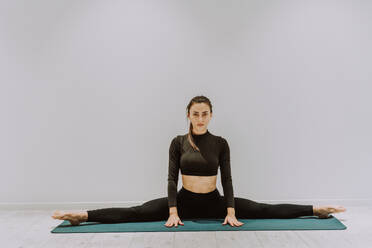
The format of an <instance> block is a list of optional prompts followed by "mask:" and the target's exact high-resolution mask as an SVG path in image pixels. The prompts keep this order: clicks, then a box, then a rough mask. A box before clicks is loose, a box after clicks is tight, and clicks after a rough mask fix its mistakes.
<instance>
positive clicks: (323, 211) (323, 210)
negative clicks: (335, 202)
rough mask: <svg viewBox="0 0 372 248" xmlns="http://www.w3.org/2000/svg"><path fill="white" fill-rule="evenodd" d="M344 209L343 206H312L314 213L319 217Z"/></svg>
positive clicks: (327, 216) (323, 217) (325, 216)
mask: <svg viewBox="0 0 372 248" xmlns="http://www.w3.org/2000/svg"><path fill="white" fill-rule="evenodd" d="M345 211H346V208H344V207H343V206H332V205H326V206H319V207H314V208H313V212H314V215H316V216H318V217H319V218H320V219H326V218H329V214H331V213H340V212H345Z"/></svg>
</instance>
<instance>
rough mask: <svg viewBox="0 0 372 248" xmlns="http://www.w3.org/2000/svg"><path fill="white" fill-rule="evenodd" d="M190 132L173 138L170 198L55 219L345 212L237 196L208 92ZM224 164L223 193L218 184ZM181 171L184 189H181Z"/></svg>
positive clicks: (196, 102)
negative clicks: (215, 131) (212, 122)
mask: <svg viewBox="0 0 372 248" xmlns="http://www.w3.org/2000/svg"><path fill="white" fill-rule="evenodd" d="M187 118H188V119H189V120H190V127H189V132H188V133H187V134H184V135H177V136H175V137H174V138H173V139H172V141H171V144H170V147H169V169H168V197H162V198H158V199H153V200H150V201H147V202H145V203H143V204H142V205H138V206H132V207H126V208H102V209H94V210H87V211H80V212H63V211H55V212H54V215H53V216H52V217H53V218H54V219H60V220H68V221H70V223H71V224H72V225H79V224H80V223H81V222H101V223H120V222H142V221H161V220H164V221H166V223H165V224H164V225H165V226H166V227H172V226H175V227H177V226H178V225H184V223H183V222H182V221H181V219H195V218H220V219H224V221H223V223H222V224H223V225H225V224H230V225H231V226H241V225H243V224H244V223H242V222H240V221H239V220H238V219H239V218H243V219H255V218H296V217H300V216H313V215H316V216H318V217H319V218H327V217H329V214H330V213H338V212H343V211H345V210H346V209H345V208H344V207H342V206H330V205H327V206H319V207H315V206H313V205H298V204H267V203H260V202H255V201H252V200H249V199H246V198H241V197H234V191H233V185H232V177H231V168H230V148H229V144H228V142H227V140H226V139H225V138H223V137H221V136H218V135H214V134H212V133H211V132H210V131H209V130H208V128H207V126H208V123H209V121H210V120H211V118H212V104H211V102H210V100H209V99H208V98H207V97H205V96H196V97H194V98H193V99H191V101H190V102H189V104H188V106H187ZM218 167H220V172H221V184H222V187H223V196H221V195H220V193H219V191H218V189H217V188H216V180H217V172H218ZM179 170H181V175H182V184H183V185H182V188H181V189H180V190H179V191H178V192H177V183H178V173H179Z"/></svg>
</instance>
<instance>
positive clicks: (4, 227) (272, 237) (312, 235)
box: [0, 206, 372, 248]
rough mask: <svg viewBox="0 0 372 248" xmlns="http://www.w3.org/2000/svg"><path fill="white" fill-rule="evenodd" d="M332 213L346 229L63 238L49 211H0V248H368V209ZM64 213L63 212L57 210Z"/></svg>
mask: <svg viewBox="0 0 372 248" xmlns="http://www.w3.org/2000/svg"><path fill="white" fill-rule="evenodd" d="M345 207H346V208H347V211H346V212H344V213H339V214H335V217H337V218H338V219H339V220H340V221H341V222H342V223H343V224H344V225H346V226H347V229H346V230H325V231H324V230H306V231H239V232H237V231H236V232H234V231H218V232H214V231H213V232H178V233H175V232H143V233H76V234H74V233H68V234H61V233H58V234H53V233H50V231H51V230H52V229H53V228H55V227H56V226H57V225H59V224H60V223H62V221H61V220H55V219H52V218H51V217H50V216H51V215H52V214H53V212H54V211H45V210H43V211H5V210H2V211H0V243H1V247H6V248H11V247H27V248H31V247H48V248H50V247H53V248H56V247H69V248H70V247H161V248H165V247H187V248H190V247H203V248H204V247H224V248H225V247H228V248H231V247H296V248H299V247H337V248H342V247H353V248H357V247H363V248H364V247H365V248H369V247H372V218H371V217H372V214H371V210H372V207H370V206H368V207H348V206H345ZM61 210H66V209H61Z"/></svg>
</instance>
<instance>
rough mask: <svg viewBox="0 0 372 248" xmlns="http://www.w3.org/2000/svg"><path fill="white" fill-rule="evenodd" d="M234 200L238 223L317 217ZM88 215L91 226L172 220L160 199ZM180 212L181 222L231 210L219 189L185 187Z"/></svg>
mask: <svg viewBox="0 0 372 248" xmlns="http://www.w3.org/2000/svg"><path fill="white" fill-rule="evenodd" d="M234 199H235V216H236V218H237V219H239V218H242V219H259V218H264V219H265V218H267V219H269V218H278V219H286V218H297V217H300V216H313V215H314V213H313V206H312V205H297V204H267V203H259V202H255V201H252V200H248V199H245V198H240V197H235V198H234ZM87 212H88V220H87V221H88V222H90V221H91V222H101V223H120V222H142V221H166V220H168V217H169V207H168V198H167V197H162V198H157V199H154V200H150V201H147V202H145V203H143V204H142V205H138V206H132V207H127V208H102V209H96V210H88V211H87ZM177 212H178V216H179V217H180V219H181V221H182V220H186V219H203V218H217V219H224V218H225V217H226V215H227V208H226V203H225V199H224V197H223V196H221V195H220V193H219V191H218V189H217V188H216V189H215V190H214V191H211V192H208V193H194V192H192V191H189V190H187V189H185V188H184V187H182V188H181V190H179V191H178V192H177Z"/></svg>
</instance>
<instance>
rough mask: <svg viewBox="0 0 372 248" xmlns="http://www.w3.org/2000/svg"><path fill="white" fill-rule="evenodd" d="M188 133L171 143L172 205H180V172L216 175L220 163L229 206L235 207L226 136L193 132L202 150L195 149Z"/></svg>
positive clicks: (194, 138) (225, 196) (169, 196)
mask: <svg viewBox="0 0 372 248" xmlns="http://www.w3.org/2000/svg"><path fill="white" fill-rule="evenodd" d="M187 135H188V134H185V135H177V136H176V137H174V138H173V140H172V142H171V144H170V147H169V169H168V206H169V207H174V206H177V185H178V173H179V169H181V174H183V175H196V176H214V175H217V172H218V166H220V171H221V184H222V187H223V192H224V199H225V201H226V206H227V207H232V208H235V204H234V191H233V186H232V178H231V168H230V148H229V144H228V143H227V141H226V139H225V138H223V137H221V136H215V135H213V134H212V133H210V132H209V130H208V129H207V132H206V133H204V134H192V137H193V140H194V143H195V144H196V146H197V147H199V150H200V152H199V151H197V150H194V149H193V148H192V146H191V145H190V143H189V141H188V140H187Z"/></svg>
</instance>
